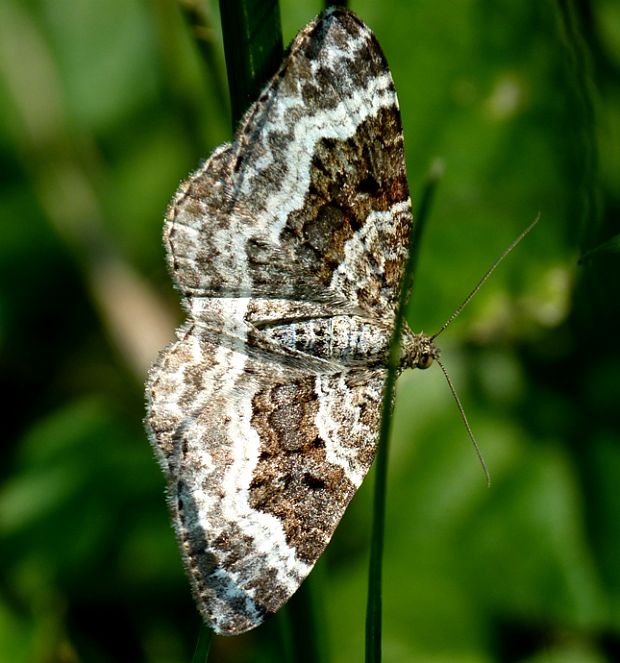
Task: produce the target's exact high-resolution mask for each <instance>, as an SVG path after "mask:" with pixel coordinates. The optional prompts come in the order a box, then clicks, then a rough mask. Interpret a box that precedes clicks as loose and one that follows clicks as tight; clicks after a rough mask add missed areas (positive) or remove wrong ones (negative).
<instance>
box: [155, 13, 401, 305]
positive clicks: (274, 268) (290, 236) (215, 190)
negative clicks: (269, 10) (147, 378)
mask: <svg viewBox="0 0 620 663" xmlns="http://www.w3.org/2000/svg"><path fill="white" fill-rule="evenodd" d="M410 224H411V213H410V202H409V193H408V188H407V180H406V175H405V167H404V154H403V139H402V130H401V121H400V115H399V111H398V102H397V99H396V93H395V90H394V83H393V81H392V77H391V75H390V72H389V69H388V66H387V63H386V61H385V58H384V56H383V53H382V52H381V49H380V47H379V45H378V43H377V41H376V39H375V37H374V35H373V34H372V33H371V32H370V30H369V29H368V28H367V27H366V26H365V25H364V24H363V23H362V22H361V21H360V20H359V19H357V18H356V17H355V16H353V15H352V14H351V13H349V12H346V11H343V10H335V11H330V12H329V13H327V14H324V15H323V16H322V17H319V19H317V20H315V21H314V22H312V23H311V24H310V25H308V26H307V27H306V28H305V29H304V30H303V31H302V32H301V33H300V34H299V36H298V37H297V38H296V39H295V41H294V43H293V45H292V46H291V50H290V54H289V56H288V58H287V59H286V60H285V61H284V63H283V64H282V66H281V68H280V70H279V71H278V73H277V74H276V75H275V76H274V78H273V79H272V80H271V81H270V83H269V84H268V85H267V87H266V88H265V90H264V91H263V93H262V94H261V96H260V98H259V100H258V101H257V102H256V103H255V104H254V105H253V106H252V107H251V108H250V109H249V111H248V112H247V114H246V116H245V118H244V119H243V121H242V123H241V126H240V128H239V130H238V132H237V135H236V139H235V142H234V143H232V144H229V145H225V146H222V147H221V148H219V149H218V150H216V152H215V153H214V154H213V155H212V156H211V157H210V159H208V160H207V161H206V163H205V164H204V165H203V167H202V168H201V169H199V170H198V171H197V172H196V173H195V174H194V175H193V176H192V177H191V178H190V179H189V180H187V181H186V182H185V183H184V184H183V185H182V186H181V188H180V189H179V192H178V193H177V195H176V197H175V199H174V201H173V203H172V204H171V206H170V209H169V212H168V217H167V221H166V227H165V231H164V237H165V242H166V244H167V249H168V258H169V261H170V266H171V270H172V272H173V275H174V279H175V282H176V284H177V286H178V287H179V289H180V290H181V291H182V293H184V294H185V295H186V297H188V298H189V299H190V302H188V304H189V305H190V307H191V299H192V298H200V297H266V298H274V297H277V298H286V299H295V300H303V301H315V302H316V301H334V302H337V303H339V304H341V305H343V306H346V307H348V308H349V309H352V308H353V307H355V306H359V307H361V308H362V309H364V310H366V311H371V310H372V311H374V313H375V315H381V316H388V317H389V318H391V316H392V315H393V309H394V306H395V303H396V301H397V298H398V289H399V285H400V280H401V277H402V272H403V265H404V260H405V257H406V255H407V248H408V247H407V244H408V238H409V229H410Z"/></svg>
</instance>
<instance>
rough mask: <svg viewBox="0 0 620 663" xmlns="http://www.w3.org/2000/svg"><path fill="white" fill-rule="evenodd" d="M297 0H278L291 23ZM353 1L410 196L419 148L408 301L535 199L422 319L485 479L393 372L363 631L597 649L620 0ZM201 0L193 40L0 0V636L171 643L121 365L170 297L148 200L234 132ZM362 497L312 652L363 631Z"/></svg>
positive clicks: (613, 513)
mask: <svg viewBox="0 0 620 663" xmlns="http://www.w3.org/2000/svg"><path fill="white" fill-rule="evenodd" d="M320 6H321V5H320V3H318V2H307V3H299V2H297V3H293V2H290V1H287V2H282V3H281V15H282V20H283V25H284V41H285V43H287V42H288V41H290V39H291V38H292V37H293V35H294V33H295V32H296V31H297V30H298V29H299V28H300V27H301V26H303V25H304V24H305V23H306V22H307V21H308V20H309V19H310V18H311V17H312V16H313V15H314V14H315V13H316V12H317V11H319V9H320ZM351 7H352V9H353V10H354V11H356V12H358V13H359V14H360V15H361V16H362V17H363V18H364V20H365V21H366V22H367V23H368V24H369V25H370V26H371V27H372V28H373V30H375V32H376V34H377V36H378V39H379V41H380V43H381V44H382V46H383V48H384V50H385V53H386V55H387V57H388V60H389V62H390V65H391V67H392V70H393V73H394V78H395V81H396V87H397V90H398V92H399V98H400V105H401V110H402V114H403V122H404V128H405V144H406V150H407V155H408V170H409V180H410V185H411V190H412V197H413V202H414V209H415V210H416V211H417V210H419V209H420V206H421V204H422V202H423V200H422V197H421V195H420V193H421V191H422V189H423V186H424V182H425V181H426V178H427V175H428V172H429V169H430V167H431V164H432V163H434V162H435V161H436V160H437V159H440V160H441V162H442V164H443V167H444V175H443V177H442V178H441V179H440V180H439V181H438V183H437V186H436V188H435V190H434V194H433V205H432V207H431V208H430V216H429V218H428V223H427V225H426V228H425V232H424V237H423V240H422V243H421V250H420V255H419V262H418V267H417V271H416V275H415V284H414V289H413V296H412V300H411V303H410V306H409V307H408V310H407V318H408V321H409V323H410V324H411V326H412V328H413V329H414V330H416V331H420V330H422V329H423V330H425V331H427V332H428V331H431V332H432V331H434V330H436V329H437V328H438V327H439V326H440V325H441V324H442V323H443V321H444V320H445V319H446V318H447V317H448V316H449V314H450V313H451V311H452V310H453V309H454V308H455V307H456V306H457V305H458V303H459V302H460V301H461V300H462V298H463V297H464V296H465V295H466V293H467V292H468V291H469V289H470V288H471V287H472V286H473V284H474V283H475V282H476V280H477V279H478V277H479V276H480V275H481V274H482V273H483V272H484V270H485V269H486V267H487V266H488V265H489V264H490V263H491V262H492V261H493V259H494V258H495V257H496V256H497V255H499V254H500V253H501V251H502V250H503V249H504V248H505V247H506V246H507V245H508V244H509V243H510V241H511V240H512V239H513V237H515V236H516V235H517V234H518V233H519V232H520V231H521V230H522V229H523V228H524V227H525V226H526V225H527V224H528V223H529V222H530V221H531V220H532V219H533V218H534V217H535V216H536V214H537V213H538V212H540V213H541V221H540V223H539V224H538V226H537V227H536V229H535V230H534V232H533V233H532V234H531V235H530V236H528V237H527V238H526V240H525V241H524V242H523V243H522V244H521V245H520V246H519V247H518V248H517V249H516V250H515V252H514V253H513V254H512V255H511V256H510V257H509V258H508V259H507V261H506V262H505V263H503V264H502V266H501V267H500V269H499V270H498V271H497V272H496V273H495V274H494V275H493V277H492V278H491V280H490V281H489V282H488V283H486V284H485V286H484V288H483V289H482V291H481V292H480V294H479V295H478V296H477V297H476V299H475V300H474V301H473V302H472V303H471V304H470V306H469V307H468V308H467V310H466V311H465V312H464V313H463V315H462V316H461V317H460V318H459V319H458V321H457V322H455V323H454V325H453V326H452V327H451V328H450V329H449V330H448V331H446V333H445V334H444V335H442V337H441V341H442V347H443V350H444V354H443V359H444V362H445V364H446V365H447V367H448V369H449V371H450V373H451V376H452V379H453V381H454V382H455V384H456V386H457V389H458V391H459V394H460V397H461V399H462V401H463V403H464V406H465V409H466V411H467V414H468V417H469V419H470V422H471V424H472V426H473V428H474V431H475V433H476V436H477V439H478V441H479V443H480V445H481V446H482V448H483V451H484V453H485V457H486V460H487V463H488V465H489V468H490V470H491V474H492V478H493V486H492V488H491V489H490V490H487V489H486V487H485V481H484V476H483V474H482V472H481V471H480V468H479V466H478V464H477V460H476V457H475V454H474V453H473V451H472V449H471V447H470V445H469V443H468V440H467V435H466V432H465V430H464V428H463V425H462V423H461V421H460V419H459V416H458V412H457V410H456V407H455V406H454V404H453V402H452V399H451V396H450V393H449V391H448V389H447V386H446V385H445V382H444V380H443V377H442V375H441V372H440V371H439V370H433V369H431V370H429V371H426V372H424V373H421V372H419V373H416V372H411V374H405V375H403V376H402V377H401V378H400V379H399V384H398V390H397V391H398V396H397V402H396V410H395V415H394V421H393V430H392V437H391V443H390V459H389V475H388V482H389V483H388V492H387V497H388V500H387V520H386V539H385V564H384V573H383V581H384V582H383V587H384V594H383V610H384V614H383V628H384V635H383V650H384V659H385V660H387V661H442V660H445V661H451V662H457V663H458V662H460V661H463V662H464V661H491V660H502V661H504V660H505V661H538V660H540V661H543V660H561V661H580V662H590V661H592V662H595V661H596V662H598V661H604V660H618V658H620V651H619V650H620V611H619V610H618V606H620V562H619V560H620V521H619V520H618V513H619V512H620V497H619V495H620V492H619V491H618V488H617V487H618V483H619V481H620V418H619V417H618V403H619V402H620V378H619V377H618V376H619V375H620V351H619V349H618V332H619V325H618V322H619V306H620V297H619V296H618V283H620V278H619V276H620V275H619V273H618V272H619V264H620V263H619V262H618V252H617V236H618V234H619V229H618V218H619V208H620V168H619V167H618V163H619V162H618V154H620V145H619V138H618V137H619V136H620V131H619V129H620V85H619V83H618V81H620V76H618V72H619V69H620V10H619V9H618V3H617V2H615V1H614V0H597V2H595V3H585V2H577V0H572V1H568V0H562V1H560V0H558V1H557V2H552V1H551V0H547V1H546V2H536V3H529V2H520V1H519V0H499V1H495V2H490V1H489V0H482V1H481V2H477V3H472V2H468V1H466V0H455V1H453V2H451V3H449V6H448V3H438V2H436V1H435V0H419V1H418V2H415V3H410V2H405V1H404V0H391V1H389V2H382V3H376V2H374V3H372V2H369V1H368V0H360V1H359V2H357V3H351ZM217 9H218V8H217V6H216V3H207V4H206V10H207V11H206V14H205V16H204V18H205V19H206V21H207V22H208V23H210V25H211V27H212V30H210V31H208V30H207V31H203V32H201V37H202V42H201V43H197V41H196V40H195V39H194V33H193V32H192V30H191V29H190V28H189V27H188V23H187V22H186V21H184V19H183V12H182V11H181V10H180V9H179V6H177V4H176V3H174V2H172V0H159V1H158V2H153V3H142V2H138V1H137V0H109V1H108V2H105V3H100V2H95V1H94V0H83V1H82V2H71V1H69V0H56V1H55V2H44V1H43V0H30V1H29V2H21V1H19V0H5V1H4V3H3V4H2V9H1V10H0V149H1V153H0V158H1V159H2V168H1V169H2V173H3V178H2V184H1V187H2V188H1V189H0V191H1V195H0V214H1V216H2V222H1V223H0V361H1V362H2V364H1V371H0V375H1V378H2V381H3V385H2V386H3V390H2V393H3V408H2V412H3V413H4V417H3V419H4V421H5V430H4V432H3V436H2V439H3V441H4V444H3V458H2V461H3V462H2V465H1V469H0V568H1V569H2V572H1V573H2V575H1V582H0V660H2V661H4V660H7V661H17V662H20V661H24V662H34V663H39V662H41V663H42V662H43V661H68V662H72V661H78V660H84V661H125V660H126V661H132V662H136V661H149V662H151V661H152V662H154V663H155V662H156V663H159V662H164V661H166V662H169V661H188V660H191V659H192V655H193V654H194V651H195V649H196V642H197V639H198V633H199V628H200V620H199V618H198V615H197V613H196V610H195V608H194V605H193V602H192V599H191V597H190V595H189V589H188V585H187V582H186V580H185V578H184V575H183V570H182V568H181V563H180V559H179V555H178V552H177V549H176V543H175V541H174V536H173V534H172V531H171V528H170V525H169V521H168V516H167V513H166V509H165V503H164V497H163V479H162V477H161V473H160V472H159V469H158V468H157V466H156V464H155V461H154V460H153V457H152V454H151V451H150V448H149V445H148V443H147V441H146V438H145V435H144V432H143V430H142V425H141V419H142V417H143V397H142V380H143V378H144V374H145V371H146V367H147V366H148V364H149V362H150V361H151V360H152V359H153V358H154V356H155V354H156V352H157V349H158V348H160V347H162V346H163V344H164V343H165V342H167V341H168V340H171V339H172V329H173V326H174V323H175V322H178V320H180V318H181V313H180V311H179V308H178V303H177V297H176V295H175V293H173V291H172V288H171V284H170V281H169V278H168V276H167V274H166V269H165V265H164V260H163V251H162V248H161V241H160V234H161V220H162V216H163V213H164V209H165V205H166V202H167V200H168V199H169V197H170V196H171V195H172V193H173V192H174V190H175V188H176V186H177V184H178V181H179V180H180V179H181V178H182V177H184V176H185V175H186V174H187V173H188V172H189V171H190V170H191V169H192V168H195V167H196V165H197V164H198V162H199V160H200V159H201V158H204V157H205V156H206V155H208V153H209V152H210V151H211V150H212V149H213V147H215V146H216V145H217V144H219V143H221V142H222V141H224V140H227V139H228V138H229V136H230V131H229V126H230V119H229V113H228V110H227V107H226V101H225V97H226V95H225V94H224V93H223V92H222V81H223V80H225V68H224V56H223V47H222V43H221V39H220V29H219V17H218V15H217ZM187 11H188V9H187V6H186V7H185V12H186V13H187ZM212 12H215V14H213V13H212ZM190 13H191V12H190ZM203 27H204V25H203ZM610 238H611V239H610ZM580 257H583V258H585V259H583V260H582V261H581V262H580V263H579V262H578V261H579V259H580ZM371 511H372V481H370V482H366V483H365V484H364V486H363V487H362V489H361V490H360V493H359V495H358V496H357V497H356V499H355V500H354V502H353V504H352V505H351V508H350V509H349V511H348V513H347V515H346V516H345V519H344V521H343V523H342V525H341V527H340V528H339V530H338V531H337V533H336V536H335V537H334V541H333V543H332V545H330V548H329V549H328V552H327V554H326V556H325V559H323V560H322V561H321V562H320V563H319V567H318V571H319V574H320V575H321V576H322V577H323V582H320V583H319V585H318V587H314V588H313V589H312V591H311V595H310V598H309V599H308V597H306V598H305V599H304V596H303V595H301V596H300V597H296V599H295V600H299V601H304V600H307V601H310V603H311V604H313V605H318V606H319V608H318V613H319V615H318V616H319V618H320V621H321V622H322V623H323V625H324V629H325V631H326V636H325V637H327V643H326V646H325V647H324V649H321V651H328V652H329V656H330V659H331V660H333V661H335V662H336V663H338V662H340V661H342V662H343V663H344V662H345V661H359V660H362V659H363V655H364V654H363V652H364V606H365V602H366V593H367V563H368V543H369V537H370V532H369V530H370V526H369V517H370V513H371ZM313 575H315V574H313ZM312 580H313V579H312ZM312 580H311V582H312ZM306 589H308V588H306ZM315 612H316V610H315ZM295 614H299V612H298V611H293V615H292V616H290V617H289V618H288V619H290V621H292V622H294V621H295ZM308 614H311V613H308ZM282 619H284V620H285V619H287V618H285V617H282ZM293 628H294V629H297V630H299V629H300V628H301V629H303V625H301V626H300V625H299V624H297V625H295V624H294V626H293ZM289 630H290V629H289V627H288V626H282V623H281V622H280V621H279V620H278V619H275V620H272V621H271V622H270V623H268V624H266V625H265V626H263V627H260V629H258V630H257V631H255V632H253V633H250V634H248V635H246V636H240V637H238V638H218V637H216V638H214V639H213V641H212V642H211V655H210V658H209V660H210V661H229V662H230V661H232V662H234V661H244V662H246V661H269V660H283V657H284V656H285V655H288V657H289V658H291V656H293V654H291V643H290V642H287V639H286V637H282V633H283V632H284V633H286V632H288V631H289ZM319 631H320V633H321V634H323V629H319ZM321 637H323V635H321ZM321 647H323V644H321ZM313 655H314V656H315V657H316V656H319V657H320V656H321V655H322V654H321V655H317V654H314V653H313Z"/></svg>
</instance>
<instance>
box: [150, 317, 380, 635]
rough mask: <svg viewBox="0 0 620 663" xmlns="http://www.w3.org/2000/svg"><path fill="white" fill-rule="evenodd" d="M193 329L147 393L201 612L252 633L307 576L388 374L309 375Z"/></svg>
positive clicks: (220, 628)
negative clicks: (252, 629) (223, 343)
mask: <svg viewBox="0 0 620 663" xmlns="http://www.w3.org/2000/svg"><path fill="white" fill-rule="evenodd" d="M194 332H195V330H193V329H191V328H189V327H188V328H187V329H186V330H185V333H184V334H181V336H180V338H179V340H178V341H177V342H176V343H175V344H173V345H171V346H170V347H169V348H168V349H167V351H165V352H164V353H162V355H161V357H160V359H159V362H158V364H157V365H156V366H155V367H154V369H153V371H152V372H151V378H150V383H149V386H148V389H147V397H148V399H149V415H148V418H147V428H148V430H149V432H150V435H151V438H152V439H153V441H154V442H155V444H154V446H155V448H156V449H157V450H158V455H159V459H160V462H161V464H162V467H163V468H164V470H165V473H166V476H167V480H168V498H169V506H170V509H171V512H172V515H173V520H174V523H175V529H176V532H177V537H178V539H179V543H180V547H181V551H182V555H183V558H184V563H185V566H186V569H187V572H188V575H189V578H190V582H191V585H192V590H193V593H194V596H195V598H196V601H197V604H198V606H199V609H200V611H201V614H202V615H203V617H204V619H205V620H206V622H207V623H208V624H209V625H210V626H211V627H212V628H213V629H214V630H215V631H216V632H217V633H223V634H236V633H241V632H243V631H246V630H248V629H250V628H254V627H255V626H257V625H258V624H260V623H261V622H262V621H263V620H264V619H265V617H267V616H268V615H270V614H272V613H274V612H276V611H277V610H278V609H279V608H280V607H281V606H282V605H283V604H284V603H285V602H286V601H287V600H288V599H289V598H290V596H291V595H292V594H293V593H294V592H295V591H296V590H297V588H298V587H299V585H300V583H301V582H302V581H303V579H304V578H305V577H306V575H307V574H308V573H309V571H310V570H311V569H312V567H313V565H314V563H315V562H316V560H317V559H318V557H319V556H320V554H321V553H322V552H323V550H324V548H325V546H326V545H327V543H328V542H329V540H330V539H331V536H332V534H333V532H334V530H335V528H336V526H337V524H338V522H339V521H340V518H341V517H342V514H343V513H344V510H345V509H346V506H347V505H348V503H349V501H350V500H351V498H352V497H353V495H354V493H355V491H356V489H357V488H358V486H359V485H360V483H361V481H362V479H363V477H364V476H365V474H366V473H367V471H368V469H369V467H370V465H371V463H372V459H373V457H374V452H375V446H376V441H377V436H376V431H377V428H378V426H379V419H380V412H381V405H382V403H381V399H382V392H383V385H384V380H385V371H384V369H380V368H379V369H375V370H363V371H358V372H355V371H349V372H342V373H336V374H329V375H325V374H320V373H319V374H316V373H304V372H303V371H298V370H291V369H290V368H288V367H286V366H284V365H283V364H282V363H280V362H277V361H273V360H271V361H270V360H269V358H268V357H265V358H264V360H261V359H260V358H259V357H254V358H250V357H248V355H247V353H246V352H245V348H244V347H243V346H241V345H240V346H239V347H237V348H235V347H234V346H233V344H231V345H230V346H229V347H224V346H222V345H218V344H217V343H214V342H213V341H211V340H208V338H206V337H205V335H198V334H196V333H194Z"/></svg>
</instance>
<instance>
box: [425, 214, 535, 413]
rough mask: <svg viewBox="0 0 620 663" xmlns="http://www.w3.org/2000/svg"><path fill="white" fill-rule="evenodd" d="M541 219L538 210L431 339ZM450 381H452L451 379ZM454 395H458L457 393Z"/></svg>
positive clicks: (452, 319) (459, 310)
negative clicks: (534, 216) (530, 221)
mask: <svg viewBox="0 0 620 663" xmlns="http://www.w3.org/2000/svg"><path fill="white" fill-rule="evenodd" d="M539 219H540V212H538V214H537V215H536V218H535V219H534V220H533V221H532V223H530V225H529V226H528V227H527V228H526V229H525V230H524V231H523V232H522V233H521V234H520V235H519V236H518V237H517V238H516V239H514V240H513V241H512V243H511V244H510V246H509V247H508V248H507V249H505V250H504V252H503V253H502V254H501V255H500V256H499V257H498V258H496V260H495V262H494V263H493V264H492V265H491V266H490V267H489V269H487V271H486V272H485V273H484V275H483V276H482V278H481V279H480V280H479V281H478V283H476V285H475V286H474V288H473V290H472V291H471V292H470V293H469V294H468V295H467V297H465V299H464V300H463V301H462V302H461V304H460V305H459V306H457V308H456V310H455V311H454V313H452V315H451V316H450V317H449V318H448V319H447V320H446V321H445V322H444V323H443V325H441V328H440V329H439V331H438V332H436V333H435V334H433V336H431V341H434V340H435V339H436V338H437V337H438V336H439V334H441V333H442V332H443V331H444V330H445V328H446V327H448V326H449V325H451V324H452V323H453V322H454V320H455V319H456V318H457V317H458V316H459V315H460V314H461V312H462V310H463V309H464V308H465V307H466V306H467V304H469V302H470V301H471V300H472V299H473V297H474V295H475V294H476V293H477V292H478V290H480V288H482V286H483V285H484V283H485V281H486V280H487V279H488V278H489V276H491V274H493V272H494V271H495V270H496V268H497V267H498V265H499V264H500V262H502V260H503V259H504V258H505V257H506V256H507V255H508V254H509V253H510V252H511V251H512V250H513V249H514V248H515V246H517V244H519V242H520V241H521V240H522V239H523V238H524V237H525V236H526V235H527V234H528V233H529V232H530V230H532V228H533V227H534V226H535V225H536V224H537V223H538V220H539ZM444 373H445V371H444ZM446 377H447V375H446ZM448 382H450V380H449V379H448ZM453 393H454V392H453ZM454 395H455V397H456V394H454ZM457 401H458V399H457Z"/></svg>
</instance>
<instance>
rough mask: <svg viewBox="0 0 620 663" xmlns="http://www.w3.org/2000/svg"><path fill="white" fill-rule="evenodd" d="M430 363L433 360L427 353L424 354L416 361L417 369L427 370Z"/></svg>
mask: <svg viewBox="0 0 620 663" xmlns="http://www.w3.org/2000/svg"><path fill="white" fill-rule="evenodd" d="M432 363H433V358H432V357H431V355H429V354H428V352H425V353H424V354H422V355H420V358H419V359H418V368H422V369H424V368H428V367H429V366H430V365H431V364H432Z"/></svg>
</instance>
